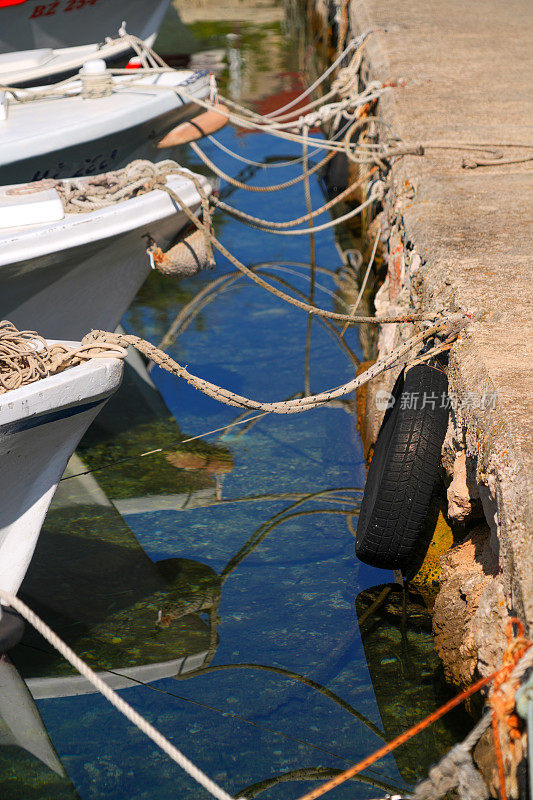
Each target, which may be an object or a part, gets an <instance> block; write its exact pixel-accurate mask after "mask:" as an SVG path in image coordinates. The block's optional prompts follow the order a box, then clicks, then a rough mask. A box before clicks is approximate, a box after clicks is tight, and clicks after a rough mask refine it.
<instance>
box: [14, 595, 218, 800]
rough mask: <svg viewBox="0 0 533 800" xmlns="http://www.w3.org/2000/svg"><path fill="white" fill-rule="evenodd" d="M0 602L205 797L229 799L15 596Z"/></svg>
mask: <svg viewBox="0 0 533 800" xmlns="http://www.w3.org/2000/svg"><path fill="white" fill-rule="evenodd" d="M0 599H1V600H2V601H3V603H4V604H6V605H9V606H10V607H11V608H14V609H15V611H18V613H19V614H20V615H21V616H22V617H24V619H25V620H26V621H27V622H29V623H30V625H32V627H34V628H35V630H36V631H38V633H40V634H41V636H43V637H44V638H45V639H46V641H47V642H48V643H49V644H51V645H52V647H53V648H54V649H55V650H57V651H58V652H59V653H61V655H62V656H63V658H65V659H66V660H67V661H68V662H69V664H71V665H72V666H73V667H74V669H76V670H77V671H78V672H79V673H80V675H83V677H84V678H86V679H87V680H88V681H89V683H91V684H92V685H93V686H94V687H95V689H97V690H98V691H99V692H100V694H102V695H103V696H104V697H105V698H106V700H108V701H109V702H110V703H111V705H112V706H114V708H116V709H117V711H119V712H120V713H121V714H123V716H125V717H126V719H128V720H129V721H130V722H131V723H133V724H134V725H135V726H136V727H137V728H138V729H139V730H140V731H141V732H142V733H144V735H145V736H148V738H149V739H151V740H152V741H153V742H154V744H156V745H157V747H159V748H160V749H161V750H162V751H163V752H164V753H166V754H167V756H169V758H171V759H172V761H174V762H175V763H176V764H177V765H178V766H179V767H181V769H183V770H184V771H185V772H186V773H187V775H190V777H191V778H193V780H195V781H196V783H199V784H200V786H203V787H204V789H206V790H207V791H208V792H209V794H211V795H212V796H213V797H216V798H217V799H218V800H233V798H232V796H231V795H230V794H228V793H227V792H226V791H225V790H224V789H222V787H220V786H219V785H218V784H217V783H215V781H213V780H212V779H211V778H209V777H208V776H207V775H206V774H205V772H203V771H202V770H201V769H200V768H199V767H197V766H196V764H193V762H192V761H191V760H190V759H188V758H187V756H185V755H184V754H183V753H182V752H181V750H178V748H177V747H176V746H175V745H173V744H172V742H170V741H169V740H168V739H167V738H166V737H165V736H163V734H162V733H160V732H159V731H158V730H157V729H156V728H154V726H153V725H151V724H150V723H149V722H148V720H146V719H145V718H144V717H142V716H141V715H140V714H139V713H138V711H135V709H134V708H132V706H130V705H129V703H126V701H125V700H123V699H122V697H121V696H120V695H119V694H118V692H115V691H114V689H111V687H109V686H108V685H107V683H105V681H103V680H102V678H100V677H99V676H98V675H97V674H96V672H94V671H93V670H92V669H91V668H90V667H89V666H88V665H87V664H86V663H85V661H82V659H81V658H80V657H79V656H77V655H76V653H75V652H74V651H73V650H71V648H70V647H69V646H68V645H67V644H66V643H65V642H64V641H63V639H61V638H60V637H59V636H58V635H57V633H55V631H53V630H52V629H51V628H50V627H49V626H48V625H47V624H46V623H45V622H44V621H43V620H42V619H41V618H40V617H39V616H38V615H37V614H36V613H35V612H34V611H32V610H31V608H29V606H27V605H26V604H25V603H23V602H22V600H19V598H18V597H16V596H15V595H13V594H11V593H9V592H5V591H4V590H3V589H0Z"/></svg>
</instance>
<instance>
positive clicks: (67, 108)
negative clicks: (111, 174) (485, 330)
mask: <svg viewBox="0 0 533 800" xmlns="http://www.w3.org/2000/svg"><path fill="white" fill-rule="evenodd" d="M0 10H1V9H0ZM129 81H130V78H129V76H128V78H127V79H120V80H118V79H117V81H116V82H115V87H116V88H115V90H114V92H113V93H112V94H111V95H109V96H106V97H99V98H94V99H83V98H82V97H81V95H79V94H72V95H71V96H66V97H48V98H45V99H42V100H36V101H32V102H28V103H16V102H14V101H13V102H11V103H9V104H8V106H7V117H6V119H4V120H2V119H0V184H12V183H21V182H23V181H28V182H30V181H36V180H41V179H42V178H54V179H57V178H76V177H81V176H84V175H97V174H99V173H101V172H107V171H108V170H114V169H120V168H121V167H124V166H126V165H127V164H128V163H129V162H130V161H133V160H134V159H136V158H147V159H149V160H152V161H155V160H158V159H159V160H160V159H161V158H162V155H161V151H160V150H159V149H158V148H157V143H158V142H159V140H160V139H161V138H162V137H163V136H164V135H166V134H167V133H168V132H169V131H170V130H171V129H172V128H173V127H175V126H176V125H177V124H180V123H181V122H186V121H187V120H189V119H191V118H192V117H194V116H196V115H197V114H198V113H199V111H200V110H201V109H200V107H199V106H198V105H197V104H196V103H195V102H193V101H189V100H188V99H185V98H182V97H181V96H180V95H179V93H178V92H179V87H180V86H183V88H184V89H185V90H187V92H188V93H190V94H191V95H193V96H194V97H195V98H196V97H197V98H198V99H205V98H206V97H207V96H208V94H209V76H208V75H206V74H200V73H192V72H190V71H188V70H181V71H178V72H175V73H165V74H163V75H158V76H156V77H150V78H146V79H144V78H143V79H142V83H141V82H137V83H135V84H134V85H132V84H129V83H128V82H129ZM69 86H71V87H72V91H73V92H79V87H80V83H79V81H73V82H72V85H70V84H69ZM66 143H68V144H66Z"/></svg>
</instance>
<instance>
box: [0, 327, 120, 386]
mask: <svg viewBox="0 0 533 800" xmlns="http://www.w3.org/2000/svg"><path fill="white" fill-rule="evenodd" d="M125 357H126V349H125V348H124V347H121V346H120V345H117V343H116V342H111V341H105V342H104V341H100V342H98V345H96V346H95V345H93V344H91V343H86V344H82V345H81V346H80V347H69V346H68V345H65V344H61V343H55V344H49V343H48V342H47V341H46V339H44V338H43V337H42V336H40V335H39V334H38V333H36V332H35V331H19V330H18V329H17V328H16V327H15V326H14V325H13V324H12V323H11V322H8V321H7V320H3V321H1V322H0V394H3V393H5V392H9V391H11V390H12V389H19V388H20V387H21V386H26V385H27V384H29V383H34V382H35V381H38V380H41V379H42V378H47V377H49V376H50V375H55V374H56V373H57V372H62V371H63V370H64V369H66V368H67V367H72V366H75V365H76V364H81V363H82V362H83V361H87V360H88V359H91V358H125Z"/></svg>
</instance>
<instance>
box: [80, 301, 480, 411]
mask: <svg viewBox="0 0 533 800" xmlns="http://www.w3.org/2000/svg"><path fill="white" fill-rule="evenodd" d="M468 322H469V318H468V317H466V316H465V315H464V314H456V315H453V316H450V317H449V318H447V319H441V320H440V321H439V322H437V323H436V324H435V325H432V326H430V327H428V328H426V329H425V330H424V331H422V332H420V333H417V334H415V335H414V336H411V337H410V338H409V339H407V341H405V342H404V343H403V344H401V345H400V346H399V347H397V348H395V349H394V350H393V351H392V352H391V353H390V354H389V355H388V356H385V357H384V358H382V359H380V360H379V361H376V362H375V363H374V364H373V365H372V366H371V367H369V368H368V369H367V370H365V372H363V373H361V374H360V375H358V376H357V377H356V378H353V379H352V380H351V381H348V382H347V383H344V384H342V385H341V386H338V387H336V388H334V389H328V390H326V391H324V392H320V393H319V394H313V395H309V396H306V397H299V398H296V399H294V400H284V401H280V402H271V403H270V402H261V401H259V400H253V399H251V398H248V397H243V396H242V395H239V394H236V393H235V392H232V391H230V390H228V389H224V388H223V387H221V386H218V385H216V384H214V383H211V382H210V381H207V380H205V379H204V378H200V377H198V376H197V375H193V374H192V373H190V372H189V371H188V370H187V368H186V367H182V366H181V364H179V363H178V362H177V361H175V360H174V359H173V358H171V357H170V356H169V355H167V353H164V352H162V351H161V350H159V349H158V348H157V347H156V346H155V345H153V344H151V343H150V342H147V341H146V340H144V339H141V338H139V337H138V336H134V335H132V334H114V333H108V332H107V331H98V330H93V331H91V333H90V334H87V336H85V337H84V339H83V341H82V347H84V348H86V349H87V350H88V349H90V348H96V351H98V348H99V347H100V346H103V345H112V346H118V347H127V346H128V345H133V346H134V347H135V348H136V349H137V350H138V351H139V352H140V353H142V354H143V355H145V356H146V357H147V358H148V359H150V361H153V363H154V364H157V366H159V367H161V368H162V369H164V370H166V371H167V372H169V373H171V374H172V375H176V376H177V377H179V378H182V379H183V380H185V381H187V383H188V384H190V385H191V386H193V387H194V388H195V389H198V390H199V391H201V392H202V393H203V394H206V395H207V396H208V397H212V398H213V399H214V400H217V401H219V402H221V403H225V404H226V405H229V406H235V407H236V408H246V409H251V410H254V411H268V412H272V413H274V414H297V413H300V412H302V411H309V410H311V409H313V408H318V407H319V406H322V405H324V404H325V403H328V402H330V401H331V400H334V399H337V398H339V397H344V396H345V395H347V394H350V393H351V392H353V391H354V390H355V389H358V388H359V387H360V386H363V385H364V384H365V383H367V382H368V381H369V380H371V379H372V378H374V377H376V376H377V375H380V374H381V373H382V372H384V371H385V370H387V369H390V368H391V367H392V366H394V365H396V364H398V363H399V362H401V361H402V360H405V358H406V357H407V356H408V354H409V353H411V351H412V350H414V349H415V348H416V347H417V346H419V345H421V344H422V342H424V341H425V340H426V339H429V338H430V337H433V336H435V335H436V334H438V335H439V336H444V337H446V338H447V339H450V338H451V337H453V336H454V335H455V336H457V334H458V332H459V330H461V329H462V328H463V327H464V326H465V325H466V324H468Z"/></svg>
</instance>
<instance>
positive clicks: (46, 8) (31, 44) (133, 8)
mask: <svg viewBox="0 0 533 800" xmlns="http://www.w3.org/2000/svg"><path fill="white" fill-rule="evenodd" d="M169 5H170V0H150V2H146V0H128V2H127V3H124V2H123V0H48V2H46V0H42V2H35V0H22V2H19V3H17V4H16V5H4V3H2V0H0V53H10V52H14V51H18V50H30V49H37V48H41V47H51V48H61V47H76V46H79V45H86V44H93V43H95V42H103V41H104V40H105V38H106V37H107V36H116V34H117V33H118V31H119V28H120V27H121V25H122V23H123V21H124V22H125V23H126V30H127V31H128V33H131V34H134V35H135V36H138V37H139V38H141V39H145V40H146V39H148V38H149V37H153V36H154V35H155V34H157V32H158V30H159V27H160V25H161V23H162V21H163V17H164V16H165V14H166V11H167V9H168V7H169Z"/></svg>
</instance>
